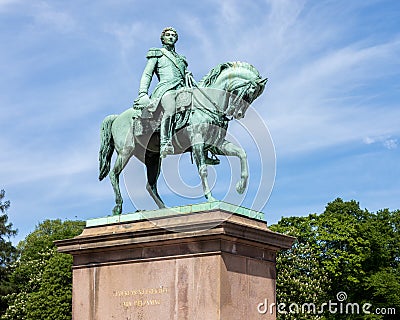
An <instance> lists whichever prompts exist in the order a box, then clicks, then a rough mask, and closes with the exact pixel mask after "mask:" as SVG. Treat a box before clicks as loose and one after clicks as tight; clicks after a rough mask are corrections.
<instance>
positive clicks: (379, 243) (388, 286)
mask: <svg viewBox="0 0 400 320" xmlns="http://www.w3.org/2000/svg"><path fill="white" fill-rule="evenodd" d="M271 229H272V230H274V231H277V232H281V233H286V234H289V235H292V236H295V237H297V241H296V243H295V244H294V246H293V247H292V249H290V250H287V251H282V252H280V253H279V254H278V257H277V271H278V278H277V301H278V303H279V302H284V303H289V304H290V303H291V302H295V303H300V304H302V303H315V304H316V305H321V303H322V302H328V301H329V300H332V301H334V302H338V301H337V299H336V295H337V293H339V292H341V291H342V292H346V294H347V299H346V301H345V303H348V302H350V303H358V304H360V305H362V304H363V303H371V304H372V305H373V309H374V310H375V309H376V308H378V307H380V308H382V307H386V308H389V307H391V308H396V310H397V312H400V234H399V230H400V212H399V211H394V212H390V211H389V210H381V211H379V212H377V213H375V214H373V213H370V212H368V211H367V210H362V209H361V208H360V207H359V204H358V203H357V202H356V201H348V202H344V201H343V200H342V199H336V200H335V201H333V202H331V203H328V205H327V206H326V208H325V211H324V212H323V213H322V214H320V215H316V214H311V215H309V216H308V217H293V218H282V219H281V221H279V223H278V224H277V225H274V226H271ZM319 316H323V319H342V318H343V315H340V314H336V315H335V314H328V313H327V314H324V315H317V316H314V315H309V314H296V315H294V316H293V315H290V314H280V315H279V318H280V319H320V317H319ZM386 318H387V319H390V317H388V316H386ZM386 318H385V317H384V316H379V315H376V314H371V315H366V314H360V315H350V314H346V319H386Z"/></svg>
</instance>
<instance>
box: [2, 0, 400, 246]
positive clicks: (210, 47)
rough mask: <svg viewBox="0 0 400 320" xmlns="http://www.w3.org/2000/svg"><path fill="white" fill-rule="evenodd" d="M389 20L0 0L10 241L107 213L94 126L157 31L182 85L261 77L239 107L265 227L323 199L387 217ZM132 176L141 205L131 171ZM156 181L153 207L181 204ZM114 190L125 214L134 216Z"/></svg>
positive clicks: (124, 98) (394, 46)
mask: <svg viewBox="0 0 400 320" xmlns="http://www.w3.org/2000/svg"><path fill="white" fill-rule="evenodd" d="M399 21H400V3H399V2H398V1H396V0H393V1H384V0H383V1H371V0H364V1H356V0H352V1H349V0H345V1H341V0H335V1H296V0H290V1H289V0H287V1H285V0H274V1H235V0H232V1H228V0H226V1H216V0H215V1H212V0H206V1H196V2H195V1H193V2H189V1H156V2H155V1H139V0H137V1H128V0H98V1H78V0H76V1H74V0H72V1H56V0H52V1H45V0H44V1H27V0H0V30H1V31H0V41H1V43H2V48H1V50H0V73H1V77H0V84H1V85H0V106H1V112H0V128H1V135H0V150H1V152H0V164H1V165H0V188H4V189H5V190H6V198H7V199H9V200H10V201H11V208H10V209H9V211H8V214H9V219H10V221H11V222H12V223H13V224H14V226H15V227H16V228H18V229H19V235H18V237H17V238H16V239H15V241H17V240H20V239H23V238H24V237H25V236H26V234H27V233H29V232H30V231H32V230H33V229H34V227H35V225H36V224H37V223H39V222H40V221H43V220H44V219H47V218H50V219H55V218H61V219H76V218H77V219H82V220H86V219H89V218H94V217H100V216H105V215H107V214H109V213H110V211H111V209H112V207H113V194H112V189H111V186H110V184H109V181H108V179H107V181H103V182H99V181H98V179H97V177H98V171H97V170H98V162H97V158H98V148H99V127H100V124H101V121H102V119H103V118H104V117H105V116H106V115H108V114H115V113H120V112H122V111H123V110H125V109H126V108H128V107H130V106H131V104H132V102H133V100H134V99H135V98H136V95H137V90H138V86H139V80H140V76H141V72H142V70H143V68H144V65H145V62H146V59H145V55H146V52H147V49H148V48H150V47H156V46H159V45H160V43H159V35H160V31H161V30H162V29H163V28H164V27H166V26H170V25H172V26H174V27H175V28H176V29H177V30H178V33H179V41H178V43H177V51H178V52H180V53H182V54H184V55H185V56H186V57H187V59H188V61H189V67H190V70H191V71H192V72H193V74H194V76H195V78H196V79H200V78H201V77H202V76H203V75H205V74H206V73H207V72H208V71H209V70H210V69H211V68H212V67H214V66H215V65H217V64H218V63H221V62H225V61H235V60H241V61H247V62H250V63H251V64H253V65H254V66H255V67H256V68H257V69H258V70H259V71H260V73H261V74H262V75H263V76H264V77H268V78H269V82H268V84H267V88H266V90H265V92H264V94H263V95H262V96H261V97H260V98H259V99H258V100H256V101H255V102H254V104H253V107H254V109H255V110H257V112H258V113H259V115H260V116H261V117H262V118H263V119H264V121H265V123H266V124H267V126H268V129H269V131H270V133H271V136H272V139H273V142H274V145H275V149H276V179H275V186H274V189H273V191H272V194H271V196H270V199H269V201H268V203H267V204H266V205H265V206H264V207H263V211H264V212H265V214H266V219H267V221H268V223H275V222H277V221H278V220H279V219H280V217H282V216H293V215H306V214H308V213H312V212H322V211H323V210H324V207H325V205H326V203H327V202H329V201H332V200H333V199H335V198H336V197H342V198H344V199H345V200H350V199H355V200H357V201H359V202H360V205H361V207H363V208H368V209H369V210H371V211H376V210H378V209H381V208H390V209H398V208H400V179H399V173H400V170H399V164H398V163H399V160H400V151H399V150H400V148H399V142H400V141H399V140H400V125H399V124H400V81H399V80H400V59H399V56H400V24H399ZM237 127H238V125H237V124H236V126H235V125H233V126H232V128H231V129H232V130H234V129H235V128H237ZM231 134H232V135H234V134H235V132H234V131H232V132H231ZM252 148H253V147H252V146H251V145H250V146H249V148H248V149H246V150H247V151H248V156H249V161H250V163H252V162H254V161H253V160H254V157H255V156H256V155H255V153H254V152H253V151H252V150H253V149H252ZM172 161H173V160H172ZM179 161H180V162H183V165H182V166H183V168H184V171H185V172H184V176H185V177H184V179H188V180H186V181H189V180H191V179H194V180H195V179H198V178H197V173H196V169H195V168H194V166H192V165H190V163H189V161H190V160H189V158H185V157H183V158H181V159H180V160H179ZM185 161H186V162H185ZM131 166H133V167H134V169H129V170H133V173H132V174H128V175H126V176H132V177H133V179H135V182H134V186H135V187H136V188H137V193H135V199H136V200H137V201H138V202H139V203H144V204H146V203H148V201H147V200H146V195H145V192H144V189H143V188H144V168H143V166H141V165H140V164H139V163H137V162H135V161H133V162H132V163H131ZM257 166H259V164H257V163H256V164H254V165H253V168H252V170H253V171H252V172H253V178H254V177H256V176H257V174H258V173H257V172H258V171H257V170H258V169H259V168H258V167H257ZM233 169H235V168H233ZM271 170H272V167H271ZM227 172H228V173H229V174H227ZM230 173H231V171H230V168H229V166H228V165H227V164H226V163H225V162H223V163H222V165H221V166H219V167H218V168H216V169H215V170H214V171H213V175H215V176H217V180H218V181H222V182H224V181H225V180H226V179H228V180H229V179H230ZM235 174H236V175H238V172H237V171H235V170H233V171H232V175H235ZM228 176H229V177H228ZM160 180H161V182H160V184H161V185H160V191H161V193H162V196H164V198H165V201H166V203H167V204H168V205H171V206H172V205H178V204H180V203H186V202H185V201H187V199H186V200H182V199H180V198H179V197H178V196H177V195H174V194H172V193H171V192H170V191H169V190H168V188H167V187H166V186H165V183H164V182H163V179H160ZM252 181H254V180H252V179H250V186H249V190H248V195H249V196H251V195H252V194H254V193H255V191H254V190H255V189H256V188H258V185H257V183H254V184H252ZM142 184H143V185H142ZM121 186H122V189H123V194H124V198H125V206H124V212H129V211H132V210H135V207H134V206H133V205H132V203H131V202H130V200H129V197H128V195H127V191H126V190H125V188H124V186H123V183H122V184H121ZM219 188H221V187H219ZM131 189H132V188H130V190H131ZM135 190H136V189H135ZM217 191H218V190H217ZM216 194H217V196H218V195H219V191H218V192H216ZM238 199H239V198H238ZM201 200H202V199H192V200H190V201H192V202H199V201H201ZM232 202H235V199H233V201H232ZM135 203H136V202H135ZM243 204H244V205H246V204H247V202H243ZM152 207H153V205H152V204H150V203H149V205H148V208H147V207H146V208H144V207H140V208H139V209H149V208H152Z"/></svg>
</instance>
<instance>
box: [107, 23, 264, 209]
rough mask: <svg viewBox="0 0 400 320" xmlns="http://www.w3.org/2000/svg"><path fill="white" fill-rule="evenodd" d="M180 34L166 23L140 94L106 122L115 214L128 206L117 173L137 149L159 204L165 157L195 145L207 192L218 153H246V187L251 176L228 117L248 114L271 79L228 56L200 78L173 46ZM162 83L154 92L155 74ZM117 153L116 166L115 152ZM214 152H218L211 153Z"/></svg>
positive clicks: (149, 187)
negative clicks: (232, 138)
mask: <svg viewBox="0 0 400 320" xmlns="http://www.w3.org/2000/svg"><path fill="white" fill-rule="evenodd" d="M177 40H178V33H177V32H176V30H175V29H174V28H171V27H168V28H165V29H164V30H163V31H162V33H161V42H162V45H163V46H162V48H151V49H149V51H148V53H147V64H146V67H145V69H144V71H143V74H142V77H141V81H140V86H139V95H138V97H137V99H136V100H135V101H134V104H133V107H131V108H129V109H127V110H126V111H124V112H122V113H121V114H119V115H109V116H107V117H106V118H105V119H104V120H103V123H102V125H101V146H100V152H99V161H100V174H99V179H100V180H103V179H104V178H105V177H106V176H107V175H109V177H110V180H111V184H112V187H113V190H114V194H115V203H116V204H115V207H114V209H113V214H114V215H117V214H121V213H122V203H123V199H122V196H121V192H120V187H119V176H120V174H121V172H122V170H123V169H124V168H125V166H126V165H127V163H128V161H129V159H130V158H131V157H132V156H135V157H136V158H138V159H139V160H140V161H141V162H143V163H144V165H145V166H146V172H147V185H146V189H147V191H148V192H149V194H150V196H151V197H152V198H153V199H154V201H155V203H156V204H157V205H158V207H159V208H164V207H165V204H164V202H163V201H162V199H161V197H160V196H159V194H158V191H157V179H158V177H159V175H160V168H161V161H162V159H163V158H165V157H166V156H168V155H171V154H181V153H184V152H191V153H192V154H193V158H194V160H195V162H196V165H197V169H198V173H199V175H200V178H201V182H202V186H203V191H204V196H205V197H206V199H207V200H208V201H214V200H215V199H214V198H213V196H212V193H211V190H210V187H209V185H208V181H207V165H217V164H218V163H219V159H217V158H216V155H224V156H236V157H238V158H239V159H240V167H241V178H240V180H239V181H238V182H237V184H236V190H237V192H238V193H243V192H244V190H245V189H246V186H247V181H248V176H249V174H248V164H247V156H246V153H245V151H244V150H243V149H242V148H241V147H239V146H237V145H235V144H233V143H232V142H229V141H227V140H226V139H225V137H226V130H227V128H228V124H229V121H230V120H232V119H241V118H243V117H244V116H245V113H246V110H247V108H248V107H249V105H250V104H251V103H252V102H253V101H254V100H255V99H256V98H257V97H259V96H260V95H261V93H262V92H263V90H264V87H265V84H266V82H267V79H266V78H265V79H262V78H261V76H260V74H259V72H258V71H257V70H256V68H255V67H253V66H252V65H250V64H248V63H246V62H239V61H237V62H226V63H222V64H219V65H218V66H216V67H215V68H213V69H212V70H211V71H210V72H209V73H208V74H207V75H206V76H205V77H204V78H203V79H202V80H200V81H199V82H198V83H196V81H195V80H194V78H193V75H192V73H191V72H190V71H188V69H187V66H188V64H187V61H186V58H185V57H184V56H182V55H179V54H178V53H176V51H175V43H176V41H177ZM154 74H156V76H157V78H158V80H159V82H158V84H157V85H156V87H155V89H154V90H153V92H152V93H151V95H150V96H149V93H148V90H149V87H150V83H151V80H152V78H153V75H154ZM114 151H116V153H117V158H116V160H115V164H114V166H113V168H112V169H111V157H112V154H113V152H114ZM209 154H211V155H212V157H209Z"/></svg>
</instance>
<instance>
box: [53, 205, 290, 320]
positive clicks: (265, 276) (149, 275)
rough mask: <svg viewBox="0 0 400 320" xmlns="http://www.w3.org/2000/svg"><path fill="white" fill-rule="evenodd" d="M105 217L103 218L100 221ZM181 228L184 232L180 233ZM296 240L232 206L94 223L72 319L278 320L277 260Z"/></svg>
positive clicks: (74, 248) (81, 247) (83, 250)
mask: <svg viewBox="0 0 400 320" xmlns="http://www.w3.org/2000/svg"><path fill="white" fill-rule="evenodd" d="M98 222H99V221H98ZM177 231H179V232H177ZM293 241H294V239H293V238H292V237H288V236H285V235H281V234H279V233H275V232H272V231H270V230H269V229H268V228H267V225H266V223H265V222H264V221H260V220H258V219H255V218H249V217H246V216H243V215H239V214H237V213H232V212H230V211H229V210H225V209H219V208H214V209H210V210H207V211H199V212H193V211H192V212H191V213H183V214H176V215H174V216H163V215H160V216H159V217H156V219H155V220H153V219H152V220H144V219H133V220H131V221H125V222H116V223H105V224H104V223H97V224H95V225H94V224H93V223H91V222H88V226H87V227H86V228H85V230H84V231H83V233H82V234H81V235H79V236H78V237H75V238H73V239H68V240H61V241H57V242H56V245H57V246H58V250H59V251H60V252H65V253H69V254H72V256H73V261H74V262H73V319H74V320H81V319H87V320H110V319H142V320H146V319H152V320H154V319H178V320H184V319H191V320H192V319H201V320H214V319H241V320H242V319H275V318H276V315H275V314H274V313H273V314H269V313H267V314H260V313H259V312H258V309H257V306H258V304H259V303H262V302H264V301H265V299H267V300H268V301H269V303H273V302H275V279H276V271H275V257H276V252H277V251H278V250H281V249H287V248H290V247H291V245H292V243H293Z"/></svg>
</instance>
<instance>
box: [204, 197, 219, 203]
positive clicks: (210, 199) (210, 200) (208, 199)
mask: <svg viewBox="0 0 400 320" xmlns="http://www.w3.org/2000/svg"><path fill="white" fill-rule="evenodd" d="M206 198H207V201H208V202H213V201H217V199H215V198H214V197H213V196H208V197H206Z"/></svg>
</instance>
